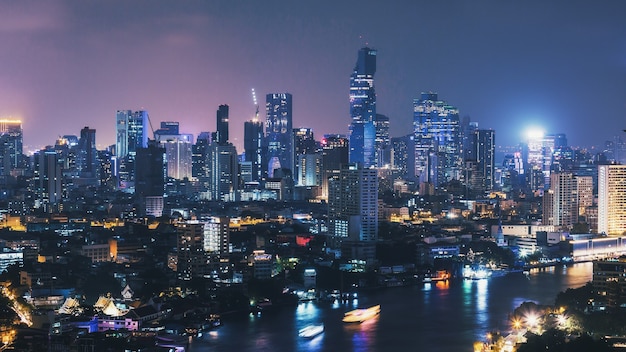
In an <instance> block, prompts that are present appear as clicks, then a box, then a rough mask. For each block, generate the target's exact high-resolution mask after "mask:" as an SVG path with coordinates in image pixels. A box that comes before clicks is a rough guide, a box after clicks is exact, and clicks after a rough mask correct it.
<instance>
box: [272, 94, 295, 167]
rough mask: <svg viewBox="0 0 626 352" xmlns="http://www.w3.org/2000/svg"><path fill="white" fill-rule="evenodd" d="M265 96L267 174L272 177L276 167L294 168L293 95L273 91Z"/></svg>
mask: <svg viewBox="0 0 626 352" xmlns="http://www.w3.org/2000/svg"><path fill="white" fill-rule="evenodd" d="M265 98H266V100H265V101H266V103H265V112H266V115H267V116H266V121H265V134H266V143H267V158H266V160H267V175H268V177H270V178H272V177H274V170H276V169H280V168H286V169H289V170H291V171H293V170H294V159H293V116H292V97H291V94H289V93H273V94H267V95H266V97H265Z"/></svg>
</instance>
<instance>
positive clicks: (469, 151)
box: [461, 116, 478, 160]
mask: <svg viewBox="0 0 626 352" xmlns="http://www.w3.org/2000/svg"><path fill="white" fill-rule="evenodd" d="M477 129H478V122H472V121H471V120H470V117H469V116H464V117H463V118H462V119H461V138H462V142H461V145H462V148H463V154H464V155H463V160H476V155H475V154H476V146H475V145H474V143H475V142H476V139H475V138H474V132H475V131H476V130H477Z"/></svg>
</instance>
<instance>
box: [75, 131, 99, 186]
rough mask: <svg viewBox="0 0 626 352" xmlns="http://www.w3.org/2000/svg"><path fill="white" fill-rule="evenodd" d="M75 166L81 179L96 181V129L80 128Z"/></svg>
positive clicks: (94, 182)
mask: <svg viewBox="0 0 626 352" xmlns="http://www.w3.org/2000/svg"><path fill="white" fill-rule="evenodd" d="M77 147H78V151H77V153H76V154H77V168H78V175H79V177H80V178H81V179H92V180H93V182H92V183H93V184H97V183H98V171H99V170H98V159H97V156H96V155H97V154H96V130H95V129H93V128H89V127H85V128H83V129H82V130H80V139H79V140H78V146H77Z"/></svg>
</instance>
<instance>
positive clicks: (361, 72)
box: [350, 47, 377, 168]
mask: <svg viewBox="0 0 626 352" xmlns="http://www.w3.org/2000/svg"><path fill="white" fill-rule="evenodd" d="M376 53H377V52H376V50H373V49H370V48H368V47H365V48H361V50H359V54H358V57H357V61H356V64H355V66H354V70H353V72H352V75H350V117H351V118H352V122H351V124H350V162H351V163H360V164H362V165H363V166H364V167H366V168H367V167H370V166H375V165H376V151H375V148H376V145H375V143H376V125H375V119H376V92H375V91H374V74H375V73H376Z"/></svg>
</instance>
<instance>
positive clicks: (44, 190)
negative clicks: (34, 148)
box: [33, 147, 63, 213]
mask: <svg viewBox="0 0 626 352" xmlns="http://www.w3.org/2000/svg"><path fill="white" fill-rule="evenodd" d="M62 171H63V169H62V167H61V163H60V162H59V158H58V154H57V152H56V150H54V149H53V148H51V147H48V148H46V149H42V150H40V151H38V152H37V153H35V155H34V177H33V183H34V185H33V189H34V190H35V193H36V199H35V208H41V209H43V211H44V212H47V213H52V212H56V211H59V210H60V203H61V200H62V199H63V183H62V181H63V174H62Z"/></svg>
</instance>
